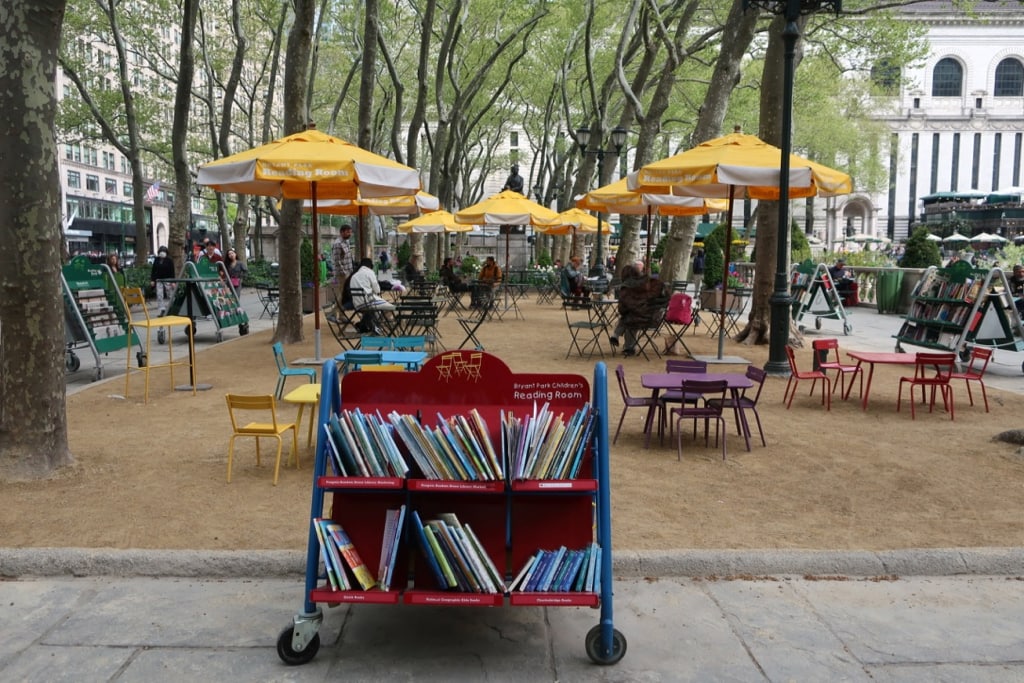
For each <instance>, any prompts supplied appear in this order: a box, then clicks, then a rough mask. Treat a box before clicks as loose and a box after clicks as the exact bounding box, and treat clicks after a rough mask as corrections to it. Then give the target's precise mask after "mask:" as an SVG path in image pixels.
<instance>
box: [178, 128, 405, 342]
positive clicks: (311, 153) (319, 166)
mask: <svg viewBox="0 0 1024 683" xmlns="http://www.w3.org/2000/svg"><path fill="white" fill-rule="evenodd" d="M196 182H197V183H198V184H199V185H205V186H207V187H212V188H213V189H214V190H216V191H218V192H238V193H241V194H251V195H261V196H267V197H283V198H285V199H308V200H311V202H310V203H311V206H310V210H311V212H312V214H313V220H312V228H313V245H314V249H315V250H316V251H317V252H318V253H319V249H320V233H319V223H318V221H317V213H318V209H317V200H320V199H357V198H360V197H362V198H364V199H365V198H369V197H394V196H399V195H411V194H413V193H415V192H417V191H418V190H419V189H420V178H419V173H418V172H417V171H416V169H414V168H410V167H408V166H406V165H404V164H400V163H398V162H397V161H394V160H392V159H388V158H387V157H383V156H380V155H379V154H374V153H373V152H370V151H367V150H365V149H363V148H361V147H358V146H356V145H353V144H351V143H349V142H346V141H344V140H342V139H340V138H336V137H332V136H330V135H327V134H326V133H322V132H320V131H318V130H316V129H315V128H310V129H308V130H304V131H302V132H300V133H295V134H293V135H288V136H286V137H283V138H281V139H279V140H274V141H273V142H268V143H267V144H265V145H261V146H259V147H254V148H253V149H250V150H247V151H245V152H239V153H238V154H232V155H231V156H228V157H224V158H223V159H217V160H216V161H211V162H209V163H207V164H203V165H202V166H200V167H199V172H198V175H197V178H196ZM313 300H314V301H319V300H320V280H319V278H314V280H313ZM313 311H314V321H315V325H314V327H315V330H316V332H315V336H314V340H315V354H316V359H317V360H319V359H320V307H319V306H314V307H313Z"/></svg>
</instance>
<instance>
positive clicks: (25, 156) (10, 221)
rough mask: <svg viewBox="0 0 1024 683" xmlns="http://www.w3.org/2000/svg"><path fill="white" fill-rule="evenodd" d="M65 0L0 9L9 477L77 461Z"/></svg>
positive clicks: (1, 325) (1, 450) (3, 390)
mask: <svg viewBox="0 0 1024 683" xmlns="http://www.w3.org/2000/svg"><path fill="white" fill-rule="evenodd" d="M64 8H65V2H64V0H31V1H29V0H9V1H8V2H7V3H5V5H4V8H3V9H2V10H0V27H2V30H0V63H2V64H3V65H4V68H3V69H0V159H3V160H4V161H3V163H2V164H0V181H2V186H3V188H4V191H3V192H0V293H2V294H0V481H13V480H18V479H28V478H36V477H45V476H46V475H47V474H49V473H50V472H52V471H53V470H54V469H56V468H58V467H62V466H64V465H67V464H69V463H70V462H71V460H72V458H71V453H70V452H69V451H68V433H67V413H66V405H65V399H66V395H65V387H64V350H65V349H64V306H63V299H62V294H61V285H60V263H61V262H60V243H61V241H62V239H63V235H62V234H61V193H60V179H59V177H58V172H57V146H56V142H55V140H54V114H55V112H56V111H57V99H56V91H55V88H54V78H55V74H56V69H57V50H58V48H59V46H60V35H61V24H62V22H63V18H64Z"/></svg>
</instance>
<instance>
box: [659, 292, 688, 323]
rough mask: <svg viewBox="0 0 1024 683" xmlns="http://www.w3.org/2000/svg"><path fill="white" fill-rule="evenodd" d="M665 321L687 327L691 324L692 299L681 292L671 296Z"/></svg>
mask: <svg viewBox="0 0 1024 683" xmlns="http://www.w3.org/2000/svg"><path fill="white" fill-rule="evenodd" d="M665 320H667V321H668V322H670V323H677V324H679V325H689V324H690V323H691V322H693V298H692V297H690V295H689V294H684V293H683V292H676V293H675V294H673V295H672V298H671V299H669V301H668V310H667V311H665Z"/></svg>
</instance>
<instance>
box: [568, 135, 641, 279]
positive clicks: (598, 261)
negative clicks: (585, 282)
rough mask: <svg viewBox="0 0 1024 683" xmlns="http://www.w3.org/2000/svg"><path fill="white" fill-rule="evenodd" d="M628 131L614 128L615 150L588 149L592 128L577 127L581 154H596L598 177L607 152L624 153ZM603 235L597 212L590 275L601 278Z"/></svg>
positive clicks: (612, 136)
mask: <svg viewBox="0 0 1024 683" xmlns="http://www.w3.org/2000/svg"><path fill="white" fill-rule="evenodd" d="M628 132H629V131H627V130H626V129H625V128H623V127H622V126H615V128H612V132H611V143H612V147H614V148H615V149H614V150H610V149H600V147H598V148H595V149H588V144H589V143H590V129H589V128H587V127H586V126H581V127H579V128H577V129H576V141H577V142H578V143H579V146H580V154H583V155H584V156H585V155H587V154H593V155H594V156H596V157H597V169H598V177H599V178H600V174H601V166H602V162H604V155H605V154H614V155H615V156H619V154H620V153H622V145H624V144H625V143H626V134H627V133H628ZM598 144H600V143H598ZM601 237H602V236H601V214H600V213H598V214H597V256H596V258H595V259H594V265H593V266H591V268H590V276H591V277H599V278H603V277H604V254H603V253H602V250H601V241H602V239H601Z"/></svg>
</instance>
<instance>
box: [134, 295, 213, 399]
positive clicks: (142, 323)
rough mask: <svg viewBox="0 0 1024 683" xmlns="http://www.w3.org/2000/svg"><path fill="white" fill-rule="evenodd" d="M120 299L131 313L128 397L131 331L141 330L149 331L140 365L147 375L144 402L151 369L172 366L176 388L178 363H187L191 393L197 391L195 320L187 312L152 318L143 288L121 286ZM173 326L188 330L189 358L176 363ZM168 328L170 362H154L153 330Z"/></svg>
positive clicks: (182, 364)
mask: <svg viewBox="0 0 1024 683" xmlns="http://www.w3.org/2000/svg"><path fill="white" fill-rule="evenodd" d="M121 298H122V299H124V304H125V306H124V308H125V311H126V312H127V314H128V327H129V334H128V348H127V354H126V356H127V358H126V359H125V363H126V369H125V373H124V395H125V397H126V398H127V396H128V385H129V384H130V382H131V369H132V353H131V351H132V335H131V334H130V332H135V333H136V335H138V333H139V332H140V331H142V330H145V331H146V347H145V351H143V352H141V354H140V355H139V356H138V361H139V367H140V368H141V369H142V371H143V372H144V373H145V375H146V394H145V399H144V401H145V402H146V403H149V371H150V370H152V369H153V368H170V370H171V388H172V389H173V388H174V368H175V366H179V365H181V366H185V367H188V368H189V384H190V385H191V386H192V394H193V395H195V393H196V378H195V367H194V366H193V365H192V363H194V362H195V361H194V358H195V345H194V342H193V337H192V332H191V327H192V321H191V320H190V319H189V318H188V317H187V316H184V315H165V316H161V317H159V318H151V317H149V309H148V308H146V297H145V296H144V295H143V293H142V289H141V288H139V287H124V288H122V289H121ZM136 306H137V307H138V310H139V311H141V315H140V314H139V312H133V311H132V308H133V307H136ZM174 328H182V329H184V330H185V334H186V335H187V336H188V360H185V361H178V362H174V343H173V335H172V334H171V333H172V332H173V331H174ZM154 329H156V330H160V329H166V330H167V334H166V337H167V358H168V360H167V362H166V363H158V364H156V365H153V364H152V363H151V362H150V361H151V360H152V358H153V354H152V353H150V349H151V338H152V333H153V330H154Z"/></svg>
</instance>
